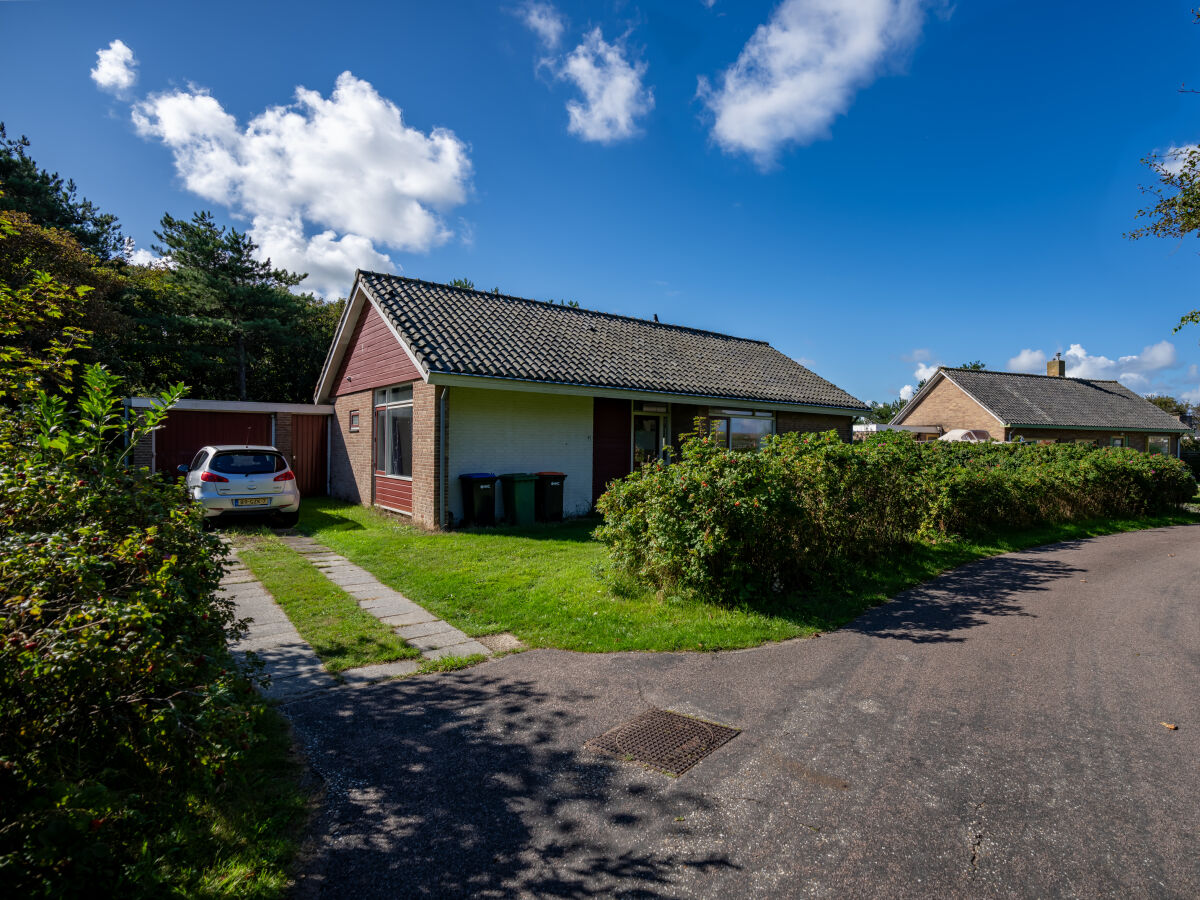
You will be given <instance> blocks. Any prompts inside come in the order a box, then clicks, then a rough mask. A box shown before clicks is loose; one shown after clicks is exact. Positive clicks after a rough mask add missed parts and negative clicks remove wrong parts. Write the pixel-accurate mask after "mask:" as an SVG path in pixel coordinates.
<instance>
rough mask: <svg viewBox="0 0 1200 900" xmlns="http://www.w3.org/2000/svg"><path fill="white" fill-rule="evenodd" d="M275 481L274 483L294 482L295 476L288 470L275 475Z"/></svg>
mask: <svg viewBox="0 0 1200 900" xmlns="http://www.w3.org/2000/svg"><path fill="white" fill-rule="evenodd" d="M275 480H276V481H295V480H296V476H295V474H293V472H292V470H291V469H288V470H287V471H286V472H280V473H279V474H278V475H276V476H275Z"/></svg>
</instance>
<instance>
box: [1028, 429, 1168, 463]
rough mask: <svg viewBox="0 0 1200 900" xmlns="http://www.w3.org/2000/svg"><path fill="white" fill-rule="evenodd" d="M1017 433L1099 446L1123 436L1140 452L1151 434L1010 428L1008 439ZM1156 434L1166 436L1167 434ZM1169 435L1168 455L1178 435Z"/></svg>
mask: <svg viewBox="0 0 1200 900" xmlns="http://www.w3.org/2000/svg"><path fill="white" fill-rule="evenodd" d="M1018 435H1019V436H1021V437H1023V438H1024V439H1025V440H1027V441H1060V442H1064V443H1071V442H1073V441H1098V442H1099V444H1100V446H1101V447H1107V446H1109V444H1110V442H1111V441H1112V439H1113V438H1114V437H1124V438H1125V446H1126V447H1130V448H1132V449H1134V450H1141V451H1142V452H1145V450H1146V438H1148V437H1150V436H1151V435H1148V434H1145V433H1144V432H1141V431H1092V430H1090V429H1088V430H1083V429H1079V428H1010V429H1009V430H1008V440H1013V439H1015V438H1016V437H1017V436H1018ZM1158 436H1159V437H1167V435H1158ZM1169 437H1170V439H1171V450H1170V455H1171V456H1175V455H1176V454H1177V453H1178V452H1179V436H1178V435H1174V434H1173V435H1170V436H1169Z"/></svg>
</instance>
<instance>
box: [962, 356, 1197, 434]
mask: <svg viewBox="0 0 1200 900" xmlns="http://www.w3.org/2000/svg"><path fill="white" fill-rule="evenodd" d="M943 371H944V372H945V374H946V377H947V378H949V379H950V380H951V381H953V382H954V383H955V384H957V385H958V386H959V387H961V388H962V389H963V390H964V391H966V392H967V393H968V394H970V395H971V396H972V397H974V398H975V399H976V400H978V401H979V402H980V403H982V404H983V405H984V406H986V407H987V408H988V410H990V411H991V412H992V413H994V414H995V415H996V416H997V417H998V418H1000V419H1002V420H1003V421H1004V424H1006V425H1044V426H1047V427H1053V426H1062V427H1068V426H1074V427H1080V426H1091V427H1093V428H1143V429H1157V430H1161V431H1186V430H1187V429H1186V427H1185V426H1183V425H1181V424H1180V423H1179V420H1178V419H1176V418H1175V417H1174V416H1172V415H1169V414H1167V413H1166V412H1163V410H1161V409H1159V408H1158V407H1157V406H1155V405H1154V404H1153V403H1151V402H1150V401H1149V400H1146V399H1145V398H1144V397H1141V396H1139V395H1137V394H1135V393H1134V392H1133V391H1131V390H1130V389H1129V388H1127V387H1125V385H1123V384H1121V383H1120V382H1117V381H1095V380H1093V379H1090V378H1057V377H1054V376H1051V375H1022V374H1018V373H1014V372H986V371H975V370H972V369H943Z"/></svg>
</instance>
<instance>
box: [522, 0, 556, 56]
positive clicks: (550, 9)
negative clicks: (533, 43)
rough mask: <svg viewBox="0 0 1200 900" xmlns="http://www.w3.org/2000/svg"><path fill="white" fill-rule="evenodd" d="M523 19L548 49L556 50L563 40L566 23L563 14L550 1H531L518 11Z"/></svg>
mask: <svg viewBox="0 0 1200 900" xmlns="http://www.w3.org/2000/svg"><path fill="white" fill-rule="evenodd" d="M517 15H518V16H520V18H521V21H522V22H524V23H525V25H526V26H527V27H528V28H529V30H530V31H532V32H533V33H534V34H536V35H537V36H538V38H539V39H540V40H541V42H542V45H543V46H544V47H545V48H546V49H547V50H554V49H556V48H557V47H558V44H559V42H560V41H561V40H562V35H563V31H564V29H565V28H566V23H565V22H564V21H563V17H562V14H561V13H560V12H559V11H558V10H557V9H555V8H554V6H552V5H551V4H549V3H537V2H530V3H526V4H524V5H523V6H522V7H521V8H520V9H519V10H518V11H517Z"/></svg>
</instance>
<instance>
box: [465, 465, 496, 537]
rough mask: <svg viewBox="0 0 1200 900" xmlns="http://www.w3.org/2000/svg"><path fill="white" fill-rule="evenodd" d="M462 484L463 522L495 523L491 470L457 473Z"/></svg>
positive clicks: (494, 487)
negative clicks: (464, 473)
mask: <svg viewBox="0 0 1200 900" xmlns="http://www.w3.org/2000/svg"><path fill="white" fill-rule="evenodd" d="M458 482H459V484H461V485H462V498H463V522H464V524H465V525H466V526H467V527H468V528H471V527H473V526H476V525H495V524H496V476H495V475H494V474H493V473H492V472H469V473H467V474H466V475H459V476H458Z"/></svg>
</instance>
